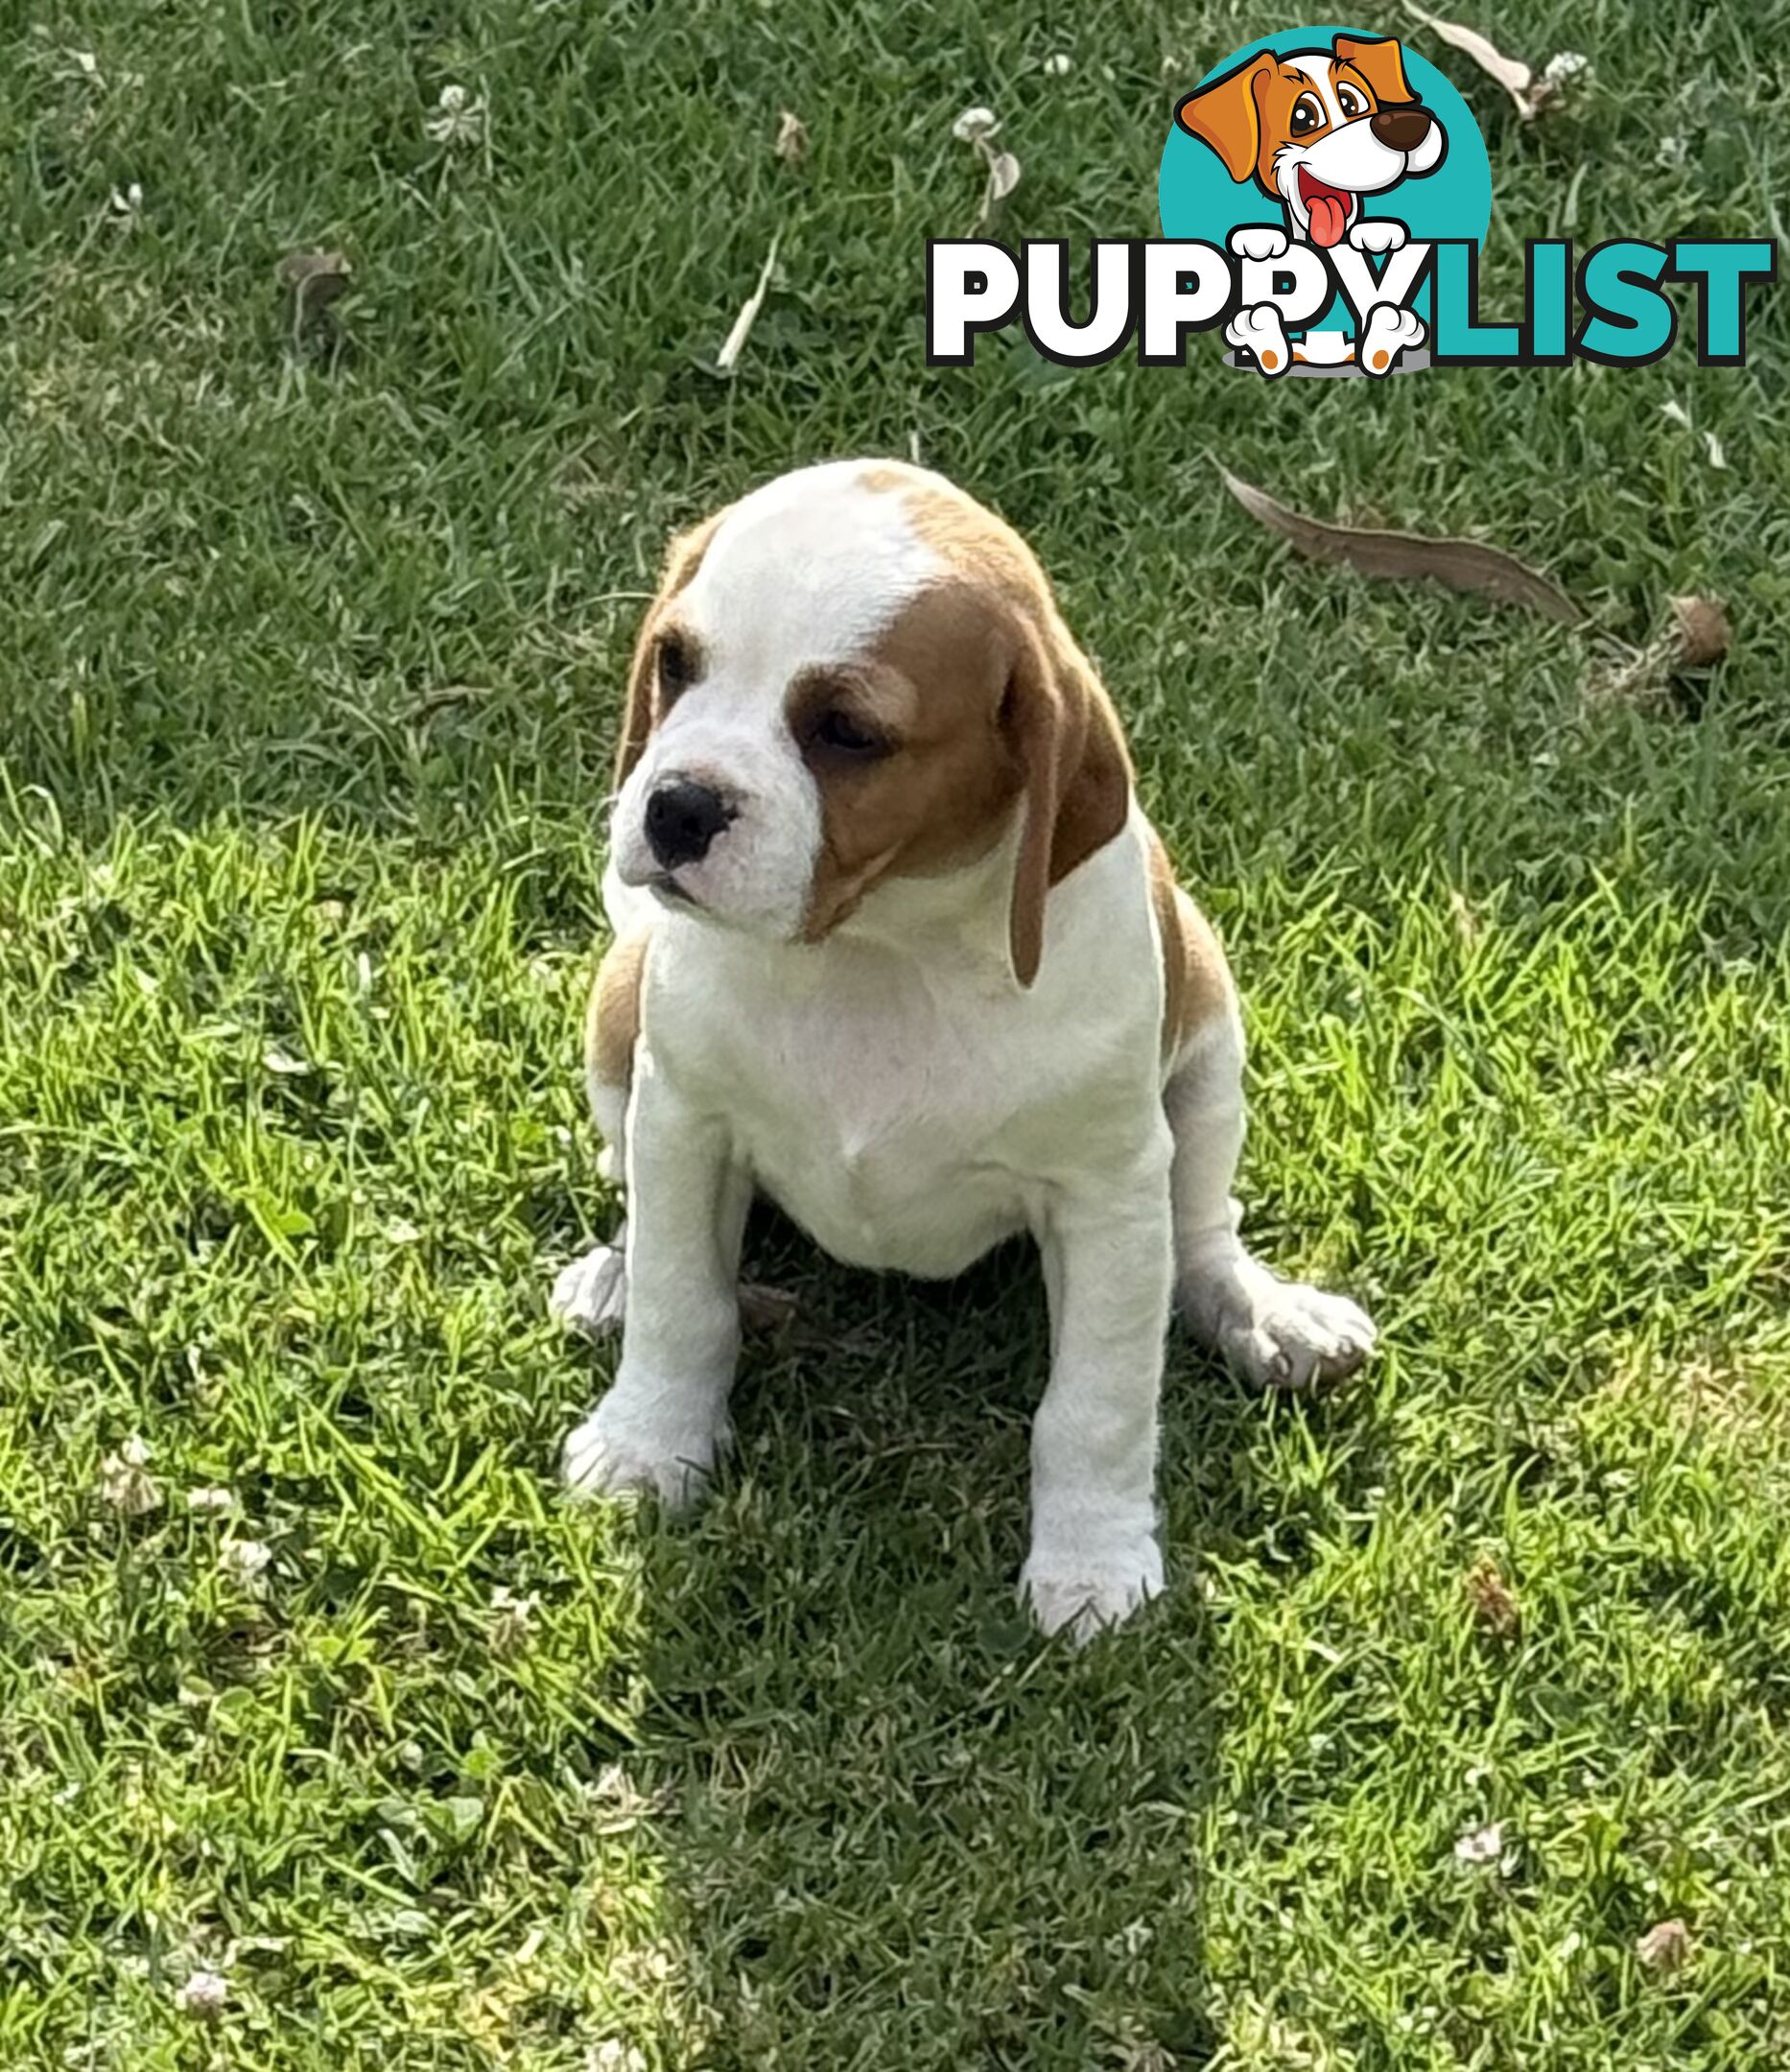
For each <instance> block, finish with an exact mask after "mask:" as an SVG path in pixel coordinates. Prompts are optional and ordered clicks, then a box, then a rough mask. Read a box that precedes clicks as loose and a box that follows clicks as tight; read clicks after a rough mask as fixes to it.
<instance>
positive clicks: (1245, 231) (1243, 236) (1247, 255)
mask: <svg viewBox="0 0 1790 2072" xmlns="http://www.w3.org/2000/svg"><path fill="white" fill-rule="evenodd" d="M1231 249H1232V250H1233V251H1234V252H1235V253H1236V254H1237V257H1238V258H1239V259H1279V258H1280V257H1281V256H1282V255H1283V254H1284V252H1285V250H1286V232H1285V231H1284V230H1282V229H1280V228H1278V227H1277V226H1276V225H1275V224H1244V225H1243V227H1242V228H1241V229H1240V230H1233V231H1232V233H1231Z"/></svg>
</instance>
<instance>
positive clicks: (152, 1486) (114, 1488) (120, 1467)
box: [100, 1433, 161, 1518]
mask: <svg viewBox="0 0 1790 2072" xmlns="http://www.w3.org/2000/svg"><path fill="white" fill-rule="evenodd" d="M149 1458H150V1449H149V1446H148V1444H147V1442H146V1441H144V1440H142V1439H140V1438H138V1437H137V1436H136V1434H135V1433H132V1434H131V1436H130V1438H129V1439H127V1440H126V1441H125V1443H124V1445H123V1446H121V1447H120V1448H119V1449H118V1450H117V1452H116V1453H108V1454H106V1458H105V1459H104V1460H103V1461H101V1463H100V1495H101V1496H102V1497H103V1498H104V1499H105V1500H106V1502H107V1503H108V1504H110V1505H111V1507H112V1509H113V1510H114V1511H122V1512H123V1513H124V1514H125V1516H126V1517H127V1518H142V1517H143V1516H144V1514H145V1513H146V1512H150V1511H153V1510H154V1509H155V1508H156V1507H157V1506H158V1505H159V1504H160V1502H161V1488H160V1485H159V1484H158V1483H157V1482H156V1480H155V1477H154V1476H153V1474H151V1473H150V1472H148V1469H149Z"/></svg>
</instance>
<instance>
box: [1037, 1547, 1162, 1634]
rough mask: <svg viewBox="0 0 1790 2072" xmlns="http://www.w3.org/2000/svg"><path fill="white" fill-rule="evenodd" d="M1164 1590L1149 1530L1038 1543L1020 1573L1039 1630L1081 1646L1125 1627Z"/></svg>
mask: <svg viewBox="0 0 1790 2072" xmlns="http://www.w3.org/2000/svg"><path fill="white" fill-rule="evenodd" d="M1162 1587H1163V1550H1162V1548H1161V1547H1160V1546H1158V1544H1157V1543H1156V1535H1155V1534H1154V1533H1149V1532H1145V1533H1141V1534H1138V1535H1137V1536H1136V1537H1135V1538H1129V1539H1120V1540H1116V1541H1107V1540H1100V1541H1093V1540H1090V1541H1089V1542H1086V1543H1085V1544H1084V1543H1082V1542H1080V1541H1079V1540H1078V1539H1076V1538H1074V1537H1065V1538H1063V1539H1050V1540H1048V1541H1047V1540H1037V1541H1034V1542H1033V1543H1032V1550H1031V1553H1030V1554H1029V1556H1028V1557H1027V1558H1026V1562H1025V1567H1024V1568H1022V1569H1021V1571H1020V1596H1021V1597H1022V1598H1023V1599H1024V1600H1025V1603H1026V1604H1027V1605H1028V1606H1029V1607H1030V1609H1031V1614H1032V1618H1033V1620H1034V1621H1035V1622H1036V1624H1037V1626H1038V1628H1039V1630H1040V1632H1042V1633H1046V1634H1059V1633H1067V1634H1068V1635H1069V1636H1070V1638H1071V1639H1072V1640H1073V1641H1075V1643H1076V1644H1077V1645H1080V1644H1081V1643H1082V1642H1084V1641H1087V1640H1092V1639H1093V1638H1094V1636H1095V1634H1097V1633H1102V1632H1104V1631H1105V1629H1106V1628H1107V1627H1109V1626H1119V1625H1122V1624H1123V1623H1124V1621H1125V1620H1126V1619H1128V1618H1129V1617H1130V1616H1131V1614H1132V1613H1134V1612H1135V1611H1137V1609H1138V1608H1139V1606H1140V1605H1142V1604H1143V1603H1144V1602H1145V1600H1146V1599H1148V1598H1151V1597H1154V1596H1157V1595H1158V1594H1159V1593H1160V1592H1161V1590H1162Z"/></svg>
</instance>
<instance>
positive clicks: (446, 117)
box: [423, 86, 489, 144]
mask: <svg viewBox="0 0 1790 2072" xmlns="http://www.w3.org/2000/svg"><path fill="white" fill-rule="evenodd" d="M488 112H489V111H488V110H487V108H486V107H485V105H484V97H483V95H482V94H481V95H472V94H469V93H468V92H467V91H466V89H465V87H463V86H443V87H442V89H441V91H440V92H439V93H438V94H437V95H436V112H435V113H434V114H433V115H428V116H425V117H424V118H423V128H424V129H425V130H428V132H429V134H430V135H431V136H432V137H433V138H434V139H435V141H436V143H437V144H477V143H480V142H482V141H483V136H484V128H485V118H486V115H487V114H488Z"/></svg>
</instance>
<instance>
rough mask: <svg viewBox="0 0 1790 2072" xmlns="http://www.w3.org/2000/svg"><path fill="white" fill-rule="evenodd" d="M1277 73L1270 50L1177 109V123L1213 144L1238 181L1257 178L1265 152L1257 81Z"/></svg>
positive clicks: (1247, 60)
mask: <svg viewBox="0 0 1790 2072" xmlns="http://www.w3.org/2000/svg"><path fill="white" fill-rule="evenodd" d="M1273 70H1274V59H1272V58H1271V57H1270V56H1269V55H1268V53H1267V52H1266V51H1263V52H1261V53H1260V55H1259V56H1258V57H1255V58H1251V59H1246V60H1245V62H1243V63H1242V64H1240V65H1238V66H1237V70H1236V71H1235V72H1227V73H1226V74H1225V76H1224V77H1223V79H1216V80H1213V82H1212V83H1211V85H1210V86H1201V87H1199V88H1197V89H1196V90H1195V91H1194V92H1192V93H1190V94H1189V95H1188V96H1187V98H1186V99H1185V100H1183V101H1182V102H1181V103H1180V104H1179V105H1178V106H1176V108H1175V120H1176V122H1178V123H1179V124H1180V125H1181V127H1182V129H1184V130H1186V131H1187V132H1188V134H1189V136H1196V137H1198V138H1199V140H1200V142H1201V143H1202V144H1210V145H1211V146H1212V148H1213V151H1215V152H1216V153H1218V155H1219V157H1220V158H1221V159H1223V161H1224V169H1225V171H1226V172H1227V173H1228V174H1229V175H1230V176H1231V177H1232V178H1233V179H1234V180H1246V179H1249V178H1250V177H1253V175H1254V173H1255V170H1256V158H1257V155H1258V153H1260V150H1261V110H1260V107H1258V106H1257V105H1256V82H1257V81H1258V80H1261V79H1265V78H1266V77H1267V75H1268V74H1269V73H1270V72H1272V71H1273Z"/></svg>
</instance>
